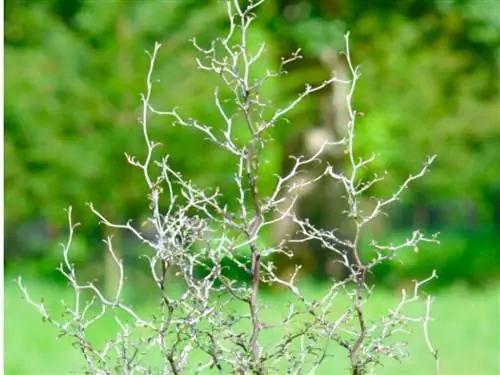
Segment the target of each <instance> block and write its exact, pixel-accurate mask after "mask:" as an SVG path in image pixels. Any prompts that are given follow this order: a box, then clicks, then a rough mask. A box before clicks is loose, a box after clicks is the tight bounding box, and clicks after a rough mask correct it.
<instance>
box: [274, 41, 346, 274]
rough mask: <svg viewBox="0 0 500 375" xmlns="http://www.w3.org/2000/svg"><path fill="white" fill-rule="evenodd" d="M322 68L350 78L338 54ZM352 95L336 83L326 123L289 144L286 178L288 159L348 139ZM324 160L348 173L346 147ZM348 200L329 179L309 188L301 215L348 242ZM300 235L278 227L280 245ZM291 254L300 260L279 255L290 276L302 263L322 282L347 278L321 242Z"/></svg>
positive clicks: (324, 59)
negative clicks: (328, 279) (326, 142)
mask: <svg viewBox="0 0 500 375" xmlns="http://www.w3.org/2000/svg"><path fill="white" fill-rule="evenodd" d="M320 63H321V64H322V65H323V66H324V67H326V68H327V69H326V70H327V71H329V72H331V71H335V72H337V75H338V77H340V78H347V77H349V72H348V70H347V68H346V66H345V64H344V63H343V61H342V60H341V59H340V56H339V54H338V52H337V51H334V50H325V51H324V52H323V53H322V55H321V56H320ZM348 90H349V87H348V86H346V85H341V84H332V85H331V87H330V89H329V90H325V91H323V92H322V93H321V95H320V98H319V105H318V108H317V110H318V111H319V116H316V117H319V119H320V124H319V125H316V126H311V127H310V128H308V129H306V130H305V131H304V132H303V133H301V134H300V135H299V137H297V138H296V139H293V140H292V141H290V142H288V144H286V145H285V155H286V156H285V159H284V163H283V166H282V173H284V174H287V172H288V171H289V170H290V168H291V167H292V165H293V164H291V163H293V161H292V162H291V161H290V159H288V158H286V157H287V156H288V155H306V156H311V155H313V154H314V153H315V152H316V151H317V150H318V149H319V148H320V147H321V145H322V144H323V142H324V141H326V140H329V141H337V140H340V139H342V137H344V136H345V135H346V132H347V124H348V121H349V113H348V109H347V102H346V97H347V95H348ZM323 161H328V162H329V163H330V164H331V165H332V166H333V167H334V168H335V170H336V172H341V171H342V170H343V169H344V152H343V148H342V147H337V148H329V149H328V151H327V152H326V153H325V154H324V156H323ZM325 166H326V164H325V163H321V164H314V165H311V166H310V171H308V173H309V178H314V177H315V176H317V175H319V174H320V173H322V172H323V171H324V168H325ZM302 177H303V176H302ZM302 177H301V178H302ZM343 195H344V188H343V186H342V185H340V184H338V183H336V182H335V181H333V180H332V179H329V178H323V179H321V180H320V181H318V182H317V183H316V184H315V185H314V186H312V187H311V188H310V189H303V190H302V191H301V192H300V193H299V199H298V200H297V204H296V207H295V213H296V214H297V215H298V216H299V217H301V218H307V219H309V220H310V222H311V223H312V224H313V225H314V226H316V227H317V228H321V229H338V236H339V237H341V238H343V239H348V238H350V237H351V236H352V231H351V228H349V225H348V222H347V220H346V217H345V214H343V211H345V210H346V209H347V202H346V201H345V199H344V198H343V197H342V196H343ZM285 204H286V203H285ZM296 230H297V228H296V227H295V226H294V225H293V223H292V222H291V221H288V222H282V223H280V224H278V225H276V227H275V231H274V238H275V240H278V241H279V240H280V239H282V238H284V237H285V236H287V235H292V234H293V233H294V232H295V231H296ZM291 250H292V251H293V253H294V255H295V256H294V259H289V258H288V257H286V256H278V257H277V259H276V264H277V266H278V267H279V268H280V269H282V271H283V272H285V273H288V272H289V271H290V269H291V268H292V267H293V265H294V264H297V263H298V264H301V266H302V269H303V271H304V272H305V273H307V274H311V275H313V276H314V277H316V278H318V279H324V278H327V277H335V278H338V279H342V278H344V277H345V276H346V271H347V270H346V269H345V267H344V266H343V265H341V264H340V263H338V262H335V260H336V259H338V258H339V257H338V255H337V254H335V253H334V252H332V251H329V250H325V249H323V248H322V247H321V244H320V242H319V241H309V242H307V243H300V244H294V245H292V246H291ZM339 250H343V251H348V249H340V248H339Z"/></svg>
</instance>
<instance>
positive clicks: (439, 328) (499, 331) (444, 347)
mask: <svg viewBox="0 0 500 375" xmlns="http://www.w3.org/2000/svg"><path fill="white" fill-rule="evenodd" d="M26 284H27V285H28V287H29V289H30V291H31V293H32V296H33V297H36V298H37V299H39V298H40V297H41V296H43V297H44V299H45V301H46V304H47V306H49V307H50V308H51V311H53V312H54V313H56V312H59V311H60V309H59V306H60V301H61V299H62V298H67V299H68V300H71V294H70V293H69V290H68V289H65V288H63V287H61V286H59V285H56V284H53V283H50V282H43V281H41V280H35V279H29V280H26ZM307 288H308V293H310V294H316V293H318V295H319V292H320V291H321V290H320V289H321V288H320V287H319V286H312V285H308V286H307ZM398 297H399V294H398V293H397V292H390V291H383V290H379V291H376V292H375V294H374V296H373V299H372V300H371V303H370V305H369V306H368V312H369V314H370V316H371V317H373V318H374V317H376V316H380V314H382V313H386V312H387V310H388V308H390V307H393V306H395V305H396V304H397V302H398ZM436 297H437V298H436V301H435V303H434V304H433V316H434V318H435V320H434V321H433V322H432V323H431V324H430V334H431V338H432V341H433V345H434V346H435V347H437V348H438V349H439V353H440V363H441V373H442V374H450V375H451V374H467V375H469V374H474V375H490V374H491V375H493V374H500V354H499V353H500V312H499V309H500V305H499V302H500V299H499V297H500V294H499V289H498V288H497V287H495V288H490V289H488V290H482V291H477V290H476V291H470V290H466V289H458V288H454V289H449V290H447V291H442V292H440V293H439V294H438V295H437V296H436ZM265 298H267V299H268V303H270V304H275V305H276V308H277V311H278V310H279V309H283V306H284V305H285V304H284V301H285V298H284V297H283V296H281V295H280V294H273V295H267V296H266V297H265ZM4 302H5V322H4V327H5V331H4V342H5V352H4V361H5V368H4V370H5V374H6V375H18V374H19V375H42V374H51V375H57V374H70V373H76V374H80V373H83V371H82V369H83V367H82V365H83V362H82V360H81V358H80V355H79V352H78V350H77V349H76V348H74V347H72V346H71V342H70V341H69V340H68V339H65V338H63V339H60V340H56V336H57V333H58V332H57V330H56V328H54V327H52V326H51V325H50V324H49V323H45V322H42V319H41V317H40V315H39V314H38V312H37V311H36V310H35V309H34V308H32V307H31V306H29V305H27V304H26V303H25V302H24V301H23V300H22V299H21V293H20V291H19V290H18V288H17V286H16V285H15V284H14V283H13V282H12V278H10V279H9V278H6V280H5V294H4ZM422 307H423V306H422V305H420V306H419V308H422ZM142 309H145V310H143V311H147V310H149V309H150V308H149V307H147V306H145V307H142V308H141V310H142ZM108 323H109V322H108ZM108 323H106V322H103V323H102V324H100V325H98V326H97V328H96V329H95V330H94V332H93V333H92V337H93V338H94V339H96V340H97V341H98V342H101V341H104V340H105V339H106V337H108V335H109V332H110V329H111V328H110V327H111V325H110V324H108ZM414 328H415V329H414V334H413V335H412V336H409V337H408V338H407V340H408V341H409V351H410V357H409V358H408V359H406V360H405V361H404V362H403V363H401V364H400V363H398V362H395V361H391V360H388V361H385V362H384V367H381V368H378V369H377V371H376V373H377V374H395V375H396V374H401V375H403V374H418V375H420V374H431V373H432V371H433V368H434V365H433V360H432V358H431V355H430V354H429V352H428V350H427V347H426V345H425V342H424V339H423V333H422V330H421V329H420V327H419V326H415V327H414ZM264 340H267V338H266V337H265V336H264ZM336 351H337V352H338V353H339V354H338V356H336V357H335V358H332V359H329V362H327V363H326V364H325V366H323V367H322V368H323V370H322V371H321V372H320V373H321V374H345V373H347V371H346V370H345V366H346V364H347V362H346V356H345V353H344V352H342V351H341V350H336Z"/></svg>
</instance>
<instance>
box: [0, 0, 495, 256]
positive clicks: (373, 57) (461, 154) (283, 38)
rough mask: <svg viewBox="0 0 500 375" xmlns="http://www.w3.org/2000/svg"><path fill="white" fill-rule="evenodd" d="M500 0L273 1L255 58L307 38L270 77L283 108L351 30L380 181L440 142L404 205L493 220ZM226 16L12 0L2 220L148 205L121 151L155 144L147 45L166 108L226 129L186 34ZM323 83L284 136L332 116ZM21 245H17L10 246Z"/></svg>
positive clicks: (219, 180)
mask: <svg viewBox="0 0 500 375" xmlns="http://www.w3.org/2000/svg"><path fill="white" fill-rule="evenodd" d="M498 6H499V5H498V3H496V2H492V3H486V2H477V1H474V0H461V1H458V0H457V1H447V2H442V1H431V0H424V1H422V0H404V1H398V2H394V1H379V2H377V5H376V6H374V5H373V2H372V1H368V0H363V1H362V0H358V1H346V0H332V1H330V0H329V1H326V0H319V1H317V0H296V1H291V0H277V1H266V2H265V3H264V5H263V7H262V8H261V10H260V13H259V21H258V22H256V23H255V24H254V29H253V31H252V34H251V39H252V43H255V44H256V43H259V42H262V41H265V42H266V45H267V46H268V47H267V50H268V55H266V57H265V59H264V60H261V62H260V64H259V66H258V69H262V71H264V69H265V68H268V67H270V68H272V67H275V66H276V65H277V64H278V62H279V56H282V55H288V54H289V53H290V52H291V51H293V50H295V49H296V48H297V47H303V51H304V53H305V55H306V58H305V59H304V60H303V61H302V62H301V63H300V64H298V65H296V66H294V67H292V69H291V70H290V74H289V75H288V76H286V77H285V78H284V79H283V80H281V81H278V82H277V83H276V84H270V85H268V86H266V89H267V90H268V92H266V93H265V95H266V96H267V98H269V99H272V100H274V101H275V102H276V103H277V105H278V106H279V105H280V104H282V103H284V102H285V101H286V100H289V99H290V98H292V97H294V96H295V95H296V93H297V92H298V91H299V90H300V89H302V87H303V82H304V81H306V82H310V83H315V82H319V81H321V80H322V79H324V78H325V76H326V74H328V72H329V71H330V70H331V66H327V65H326V64H325V60H324V57H325V51H326V52H328V51H336V50H338V49H340V48H342V46H343V41H342V34H343V33H344V32H345V31H346V30H351V43H352V46H353V60H354V61H355V62H357V63H361V66H362V72H363V76H362V79H361V80H360V86H359V90H358V92H357V96H356V98H355V101H356V103H357V107H358V108H357V109H359V110H360V111H363V112H364V113H365V114H366V117H365V119H364V120H363V121H362V122H361V123H360V128H359V131H360V133H359V138H358V147H359V151H360V152H361V153H363V154H365V155H367V154H369V153H371V152H372V151H373V150H379V151H380V155H379V158H378V159H377V162H376V163H375V164H373V166H372V168H371V169H370V170H367V173H373V172H379V173H380V172H383V171H384V170H388V171H389V172H390V179H389V182H390V183H389V185H388V186H386V187H383V186H382V185H380V187H379V186H377V187H375V190H374V191H373V192H375V193H380V194H388V193H389V191H390V189H392V188H393V187H394V186H395V185H396V184H397V183H398V182H399V181H401V179H402V178H403V176H405V175H407V174H408V173H411V172H412V171H413V170H415V168H416V167H417V166H418V165H420V162H421V161H422V160H423V159H424V157H425V155H426V154H430V153H437V154H439V158H438V160H437V164H436V166H435V167H434V169H433V171H432V173H431V174H430V175H429V176H428V177H427V178H426V179H424V180H422V181H421V182H419V188H417V189H415V190H413V192H414V193H413V195H409V196H408V197H407V202H410V203H411V202H413V203H414V204H417V205H418V204H419V202H425V201H429V200H430V198H431V197H432V198H433V199H434V198H439V197H441V198H443V199H452V198H453V199H455V200H471V199H472V200H473V201H474V204H475V206H476V207H479V208H480V209H481V213H482V214H484V217H487V218H492V219H493V218H494V217H495V215H498V209H496V208H495V206H494V205H493V204H492V193H491V192H492V191H496V190H494V189H493V187H495V186H498V177H497V176H498V175H499V174H500V173H499V172H500V170H499V168H500V167H499V166H498V163H496V160H497V159H498V155H499V151H498V150H500V124H499V121H498V114H497V113H498V109H497V108H498V107H497V104H498V69H499V61H500V59H498V56H499V55H498V53H499V35H498V19H497V18H495V14H496V15H498ZM493 7H496V8H495V9H493ZM226 26H227V20H226V16H225V9H224V7H223V6H222V4H219V2H215V1H207V2H200V1H195V0H192V1H168V2H166V1H161V0H158V1H147V2H139V1H136V2H134V1H113V2H95V1H84V0H80V1H76V0H74V1H66V0H49V1H40V0H33V1H30V2H25V1H19V0H8V1H6V3H5V70H6V74H5V92H6V99H5V144H4V147H5V148H4V150H5V151H4V157H5V161H6V165H5V188H6V189H5V212H6V226H7V228H10V227H12V226H13V225H17V224H19V223H22V222H26V221H28V220H30V219H32V218H43V219H44V220H46V221H48V222H49V223H51V224H56V223H58V224H61V225H64V221H63V220H62V218H63V217H64V216H63V213H62V211H61V209H62V208H63V207H66V206H68V205H70V204H71V205H73V206H75V214H76V217H77V218H78V219H79V220H83V221H84V222H89V223H91V225H89V228H90V227H93V224H94V222H95V220H88V217H87V216H85V215H87V212H88V210H86V209H84V207H83V203H84V202H86V201H89V200H91V201H93V202H94V203H95V205H96V207H98V208H100V209H102V210H104V211H105V212H106V213H107V214H108V215H109V216H110V217H112V218H113V219H115V220H118V221H119V220H122V221H123V220H125V218H129V217H134V218H139V217H141V216H142V215H143V214H144V213H145V210H147V204H146V203H145V190H144V183H143V181H141V176H140V173H138V171H136V170H134V168H133V167H132V166H130V165H128V164H127V163H126V161H125V158H124V156H123V152H124V151H126V152H128V153H130V154H133V155H137V157H138V158H141V157H143V156H144V147H143V140H142V138H141V132H140V128H139V126H138V125H137V121H136V118H137V116H138V114H139V107H140V100H139V93H140V92H142V91H143V90H144V86H145V85H144V78H145V77H144V76H145V72H146V69H147V65H148V60H147V57H146V56H145V55H144V54H142V51H144V50H151V48H152V46H153V45H154V42H155V41H157V40H158V41H160V42H162V43H163V46H164V47H163V49H162V50H161V51H160V56H159V60H158V64H157V67H156V71H155V77H156V78H158V79H160V80H161V83H159V84H157V85H156V86H155V88H154V90H155V93H154V102H155V105H157V106H158V107H160V108H161V109H170V108H172V107H174V106H177V107H179V108H180V111H182V113H183V115H185V116H192V117H196V118H198V119H200V121H202V122H205V123H207V124H210V125H212V126H215V127H216V126H218V123H219V122H220V121H219V118H218V117H217V114H215V113H214V111H213V87H214V86H215V85H220V82H219V81H218V79H217V77H212V76H210V75H207V74H205V73H203V72H200V71H197V70H196V69H195V67H196V65H195V62H194V58H195V56H196V54H195V50H194V49H193V48H192V47H191V46H190V44H189V42H188V38H190V37H192V36H196V37H197V39H198V40H199V42H200V43H201V44H204V43H208V42H209V41H210V40H211V39H213V38H214V37H215V36H217V35H220V34H221V32H222V31H223V30H224V28H225V27H226ZM328 95H330V91H328V90H326V91H325V92H323V93H319V95H318V96H316V97H311V98H310V100H309V101H307V102H306V103H305V105H303V106H302V107H300V108H298V111H296V112H294V113H292V114H291V115H290V116H289V118H290V120H291V122H290V125H288V126H287V125H286V124H283V125H281V126H279V127H277V129H276V133H275V134H274V136H275V137H276V138H277V139H279V140H280V141H281V142H282V144H283V145H285V142H288V144H290V142H292V143H293V141H291V137H297V136H299V134H300V133H301V132H303V131H304V129H307V128H308V127H310V126H311V125H318V124H321V123H322V122H324V120H325V111H324V110H322V109H321V108H322V104H321V103H324V102H325V100H324V99H321V98H325V97H328ZM150 125H151V130H152V133H153V137H154V139H155V140H157V141H159V142H163V143H164V147H163V148H162V149H161V151H159V152H158V156H160V155H161V154H162V153H163V154H164V153H169V154H171V155H172V157H171V161H172V163H173V164H174V166H175V167H177V168H178V169H180V170H181V171H182V172H183V173H184V174H185V175H188V176H192V177H193V178H195V180H196V181H197V182H198V183H200V184H203V185H205V186H209V185H220V186H222V187H223V189H224V191H225V192H226V199H227V202H228V203H231V201H233V200H232V197H233V196H234V192H235V187H234V185H233V182H232V179H231V175H228V173H227V171H228V170H229V169H228V168H229V166H230V165H232V161H231V160H230V159H228V156H227V155H226V154H224V153H222V152H220V151H219V150H218V149H217V148H215V147H211V145H207V143H206V142H204V141H203V138H202V137H199V136H197V135H196V134H195V133H194V132H192V131H190V129H180V128H179V127H171V126H169V125H170V119H165V118H157V117H152V118H151V119H150ZM283 147H286V146H283ZM200 149H203V150H204V155H203V159H200V157H199V155H198V153H197V150H200ZM286 154H287V150H285V149H284V148H282V149H279V147H278V148H274V149H271V150H270V152H269V153H268V154H266V155H265V158H266V159H267V160H268V164H264V165H263V166H264V167H265V168H266V170H265V171H264V172H265V173H267V172H277V171H279V169H280V165H281V159H282V157H283V155H286ZM207 161H209V162H210V164H209V165H207ZM284 167H285V166H283V168H284ZM269 175H271V173H269ZM272 181H273V178H272V176H271V177H270V178H269V179H264V180H263V181H261V183H262V190H263V191H266V189H268V188H269V187H270V186H271V183H272ZM373 192H372V193H373ZM493 196H494V194H493ZM421 206H422V207H424V211H426V210H427V208H426V205H424V204H422V205H421ZM322 208H323V207H322ZM308 214H310V215H314V213H308ZM329 214H330V216H332V215H331V213H329ZM423 217H425V215H424V216H423ZM320 221H321V219H320ZM330 224H331V223H330ZM330 224H327V225H330ZM83 230H85V231H86V232H87V233H91V232H90V231H91V230H90V229H87V228H86V227H85V228H83ZM102 235H103V233H99V232H98V233H95V236H96V237H98V238H99V237H101V236H102ZM7 245H8V244H7ZM91 248H95V249H101V248H102V247H101V246H100V245H99V246H97V245H96V244H93V245H92V246H91ZM19 250H20V249H17V248H9V246H7V247H6V255H7V257H9V256H10V255H12V254H13V253H15V252H17V251H19ZM54 250H55V251H58V249H57V248H54ZM93 253H95V254H100V253H101V251H99V252H97V251H93Z"/></svg>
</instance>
